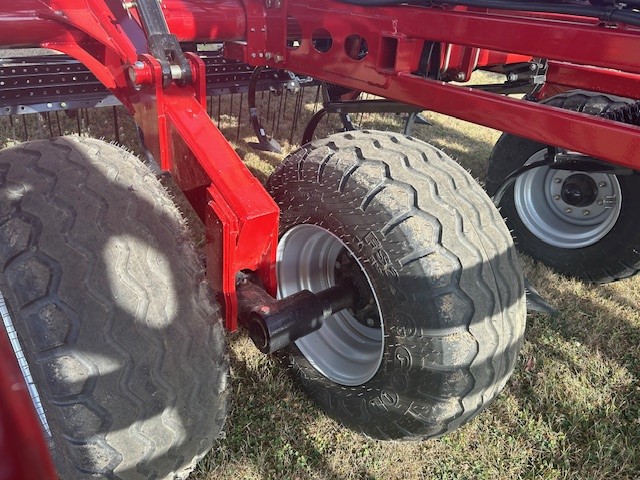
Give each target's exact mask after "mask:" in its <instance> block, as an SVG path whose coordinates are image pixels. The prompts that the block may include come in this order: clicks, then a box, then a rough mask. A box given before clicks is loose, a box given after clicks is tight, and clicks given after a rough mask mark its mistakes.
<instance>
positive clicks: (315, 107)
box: [313, 85, 321, 115]
mask: <svg viewBox="0 0 640 480" xmlns="http://www.w3.org/2000/svg"><path fill="white" fill-rule="evenodd" d="M320 90H321V86H320V85H318V88H317V90H316V99H315V100H314V101H313V114H314V115H315V114H316V111H318V105H319V102H320Z"/></svg>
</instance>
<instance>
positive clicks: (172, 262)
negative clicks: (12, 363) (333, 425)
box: [0, 137, 228, 480]
mask: <svg viewBox="0 0 640 480" xmlns="http://www.w3.org/2000/svg"><path fill="white" fill-rule="evenodd" d="M0 264H1V265H2V270H1V272H2V273H1V274H0V289H1V290H2V294H3V296H4V298H5V300H6V302H7V304H8V307H9V313H10V317H11V318H12V321H13V323H14V326H15V329H16V331H17V332H18V335H19V339H20V342H21V345H22V349H23V351H24V352H25V353H26V358H27V360H28V364H29V368H30V370H31V374H32V376H33V379H34V381H35V384H36V386H37V387H38V390H39V394H40V397H41V400H42V404H43V407H44V412H45V416H46V420H47V422H48V425H49V427H50V430H51V438H50V440H49V444H50V445H51V452H52V456H53V459H54V463H55V466H56V468H57V471H58V474H59V475H60V477H61V478H62V479H64V480H75V479H87V478H92V479H149V478H153V479H176V478H178V479H182V478H185V477H186V476H187V475H188V474H189V472H190V471H191V470H192V468H193V467H194V466H195V463H196V461H197V460H198V459H199V458H201V457H202V456H203V455H204V454H205V453H206V452H207V451H208V450H209V449H210V448H211V446H212V444H213V442H214V440H215V439H216V438H217V437H218V435H219V433H220V431H221V428H222V426H223V422H224V419H225V417H226V414H227V397H228V394H227V377H228V358H227V354H226V352H225V338H224V330H223V326H222V322H221V318H220V315H219V312H218V309H217V307H215V306H214V303H213V301H212V298H213V297H212V292H211V290H210V288H209V287H208V284H207V283H206V282H205V280H204V274H203V264H202V259H201V257H200V256H199V255H198V254H197V252H196V250H195V247H194V244H193V241H192V240H191V237H190V235H189V231H188V229H187V226H186V224H185V222H184V220H183V218H182V216H181V215H180V213H179V211H178V209H177V207H176V206H175V205H174V203H173V202H172V201H171V199H170V198H169V195H168V194H167V192H166V191H165V189H164V188H163V187H162V185H161V184H160V183H159V181H158V180H157V179H156V178H155V176H154V175H153V174H152V173H151V172H150V171H149V170H148V169H147V167H145V166H144V165H143V164H142V163H141V162H140V161H139V160H138V159H137V158H136V157H134V156H133V155H131V154H129V153H127V152H126V151H124V150H122V149H120V148H118V147H116V146H113V145H109V144H107V143H105V142H102V141H99V140H93V139H86V138H82V139H81V138H77V137H63V138H59V139H56V140H52V141H49V140H42V141H32V142H28V143H25V144H22V145H19V146H16V147H12V148H8V149H5V150H3V151H2V152H0ZM1 325H2V323H0V326H1Z"/></svg>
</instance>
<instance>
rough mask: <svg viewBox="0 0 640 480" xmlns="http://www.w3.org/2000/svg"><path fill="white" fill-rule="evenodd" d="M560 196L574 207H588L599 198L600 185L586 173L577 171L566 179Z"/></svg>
mask: <svg viewBox="0 0 640 480" xmlns="http://www.w3.org/2000/svg"><path fill="white" fill-rule="evenodd" d="M560 197H561V198H562V200H564V202H566V203H568V204H569V205H573V206H574V207H586V206H588V205H591V204H592V203H593V202H595V201H596V199H597V198H598V185H596V182H595V181H594V180H593V179H592V178H591V177H589V176H587V175H585V174H584V173H576V174H574V175H571V176H570V177H569V178H567V179H566V180H565V181H564V183H563V184H562V189H561V193H560Z"/></svg>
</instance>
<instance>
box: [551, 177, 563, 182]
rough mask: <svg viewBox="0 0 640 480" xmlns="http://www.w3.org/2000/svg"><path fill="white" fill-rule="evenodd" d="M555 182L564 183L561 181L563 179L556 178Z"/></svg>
mask: <svg viewBox="0 0 640 480" xmlns="http://www.w3.org/2000/svg"><path fill="white" fill-rule="evenodd" d="M553 181H554V182H555V183H561V182H562V179H561V178H554V179H553Z"/></svg>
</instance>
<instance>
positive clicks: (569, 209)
mask: <svg viewBox="0 0 640 480" xmlns="http://www.w3.org/2000/svg"><path fill="white" fill-rule="evenodd" d="M571 212H573V208H569V207H567V208H565V209H564V213H571Z"/></svg>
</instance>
